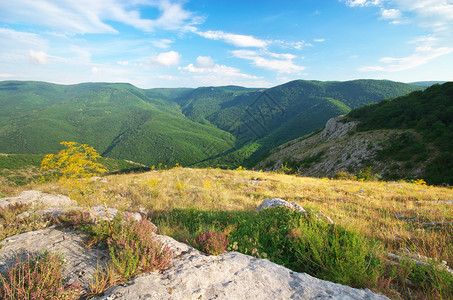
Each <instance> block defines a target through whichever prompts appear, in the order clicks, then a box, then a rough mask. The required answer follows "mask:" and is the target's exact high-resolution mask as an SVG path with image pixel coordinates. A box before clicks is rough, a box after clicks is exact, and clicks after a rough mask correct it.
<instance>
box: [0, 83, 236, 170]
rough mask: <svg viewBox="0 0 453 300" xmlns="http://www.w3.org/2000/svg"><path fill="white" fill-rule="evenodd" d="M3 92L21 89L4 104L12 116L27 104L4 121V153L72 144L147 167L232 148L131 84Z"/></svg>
mask: <svg viewBox="0 0 453 300" xmlns="http://www.w3.org/2000/svg"><path fill="white" fill-rule="evenodd" d="M33 84H34V83H33ZM2 86H6V87H7V88H11V87H15V88H17V89H16V90H15V91H14V95H12V96H11V95H9V97H3V98H2V101H3V102H2V103H5V105H4V106H3V104H2V108H3V107H5V110H3V109H2V111H5V112H6V111H7V110H10V111H11V110H12V108H11V107H12V106H13V104H12V103H13V102H15V97H18V98H20V99H23V100H22V101H21V102H20V103H18V104H16V105H17V106H18V110H17V112H16V111H13V112H12V116H10V117H8V116H7V115H6V113H5V115H3V116H2V118H1V119H0V125H1V129H0V140H1V141H2V143H1V144H0V152H3V153H33V154H42V153H51V152H57V151H58V150H59V142H60V141H62V140H71V141H78V142H81V143H88V144H90V145H93V146H94V147H95V148H96V149H97V150H98V152H100V153H103V154H104V155H105V156H110V157H116V158H124V159H130V160H136V161H138V162H141V163H145V164H157V163H159V162H162V163H175V162H180V163H183V164H190V163H193V162H196V161H199V160H201V159H203V158H205V157H206V156H207V154H205V153H203V152H202V151H198V152H196V151H194V149H195V148H197V147H199V146H200V145H205V144H213V145H215V147H213V151H214V152H216V151H225V150H226V149H227V148H228V143H227V142H225V141H224V140H226V139H225V138H224V136H225V135H227V136H228V134H226V133H225V132H223V131H221V130H218V129H217V128H215V127H213V126H205V125H201V124H197V123H194V122H192V121H190V120H189V119H187V118H186V117H185V116H184V115H183V114H182V113H181V111H180V109H179V106H178V105H177V104H176V103H175V102H172V101H169V100H166V99H160V98H153V97H150V95H151V96H153V92H155V91H146V90H140V89H138V88H136V87H134V86H132V85H129V84H94V85H92V84H88V85H86V84H84V85H76V86H68V87H64V86H58V85H51V84H46V83H39V86H38V87H37V88H36V91H35V92H34V94H30V93H29V92H28V90H27V89H28V86H29V84H25V86H26V87H27V89H25V90H24V91H22V90H21V86H20V85H19V86H17V85H11V84H10V83H8V82H6V83H3V84H2ZM22 86H23V85H22ZM30 89H32V90H34V89H33V88H30ZM48 89H50V90H51V92H46V91H47V90H48ZM43 91H44V92H45V93H44V92H43ZM155 94H156V93H154V95H155ZM31 95H33V97H32V96H31ZM35 95H38V96H35ZM35 99H38V100H39V101H38V100H35ZM16 103H17V101H16ZM28 103H31V104H30V105H28ZM35 103H38V104H35ZM143 136H144V137H146V138H142V137H143ZM156 137H163V138H161V139H160V140H159V138H156ZM43 141H45V142H43ZM124 141H127V143H124ZM187 141H189V142H187ZM192 142H193V143H192ZM172 149H178V151H179V152H178V154H177V155H172V151H171V150H172Z"/></svg>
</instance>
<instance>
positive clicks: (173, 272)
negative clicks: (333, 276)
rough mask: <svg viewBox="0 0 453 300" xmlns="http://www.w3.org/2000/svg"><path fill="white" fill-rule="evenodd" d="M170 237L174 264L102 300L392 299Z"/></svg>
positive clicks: (109, 292)
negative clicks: (204, 249) (203, 249)
mask: <svg viewBox="0 0 453 300" xmlns="http://www.w3.org/2000/svg"><path fill="white" fill-rule="evenodd" d="M166 240H167V242H168V243H171V244H172V245H173V246H176V247H179V248H180V250H182V252H180V254H179V256H178V257H177V258H175V259H174V262H173V265H172V266H171V267H170V268H168V269H167V270H165V271H163V272H162V273H155V272H154V273H148V274H144V275H142V276H138V277H136V278H134V279H132V280H131V281H130V282H128V283H126V284H123V285H118V286H114V287H112V288H110V289H109V290H107V292H106V293H105V294H104V296H102V297H99V298H97V299H98V300H114V299H128V300H134V299H184V300H185V299H202V300H203V299H260V300H261V299H357V300H359V299H369V300H371V299H373V300H381V299H382V300H384V299H388V298H387V297H385V296H382V295H379V294H376V293H373V292H371V291H370V290H360V289H354V288H351V287H348V286H344V285H340V284H335V283H332V282H328V281H324V280H320V279H316V278H314V277H312V276H310V275H307V274H303V273H297V272H293V271H291V270H289V269H287V268H285V267H282V266H280V265H277V264H275V263H272V262H270V261H268V260H266V259H258V258H254V257H251V256H248V255H244V254H241V253H238V252H227V253H224V254H222V255H219V256H206V255H203V254H202V253H200V252H199V251H197V250H196V249H194V248H192V247H190V246H187V245H184V244H182V245H181V243H178V242H176V241H172V242H170V238H168V237H167V238H166Z"/></svg>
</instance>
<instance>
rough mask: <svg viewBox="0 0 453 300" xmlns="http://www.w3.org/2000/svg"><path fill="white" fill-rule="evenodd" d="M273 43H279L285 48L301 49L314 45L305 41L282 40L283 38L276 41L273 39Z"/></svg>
mask: <svg viewBox="0 0 453 300" xmlns="http://www.w3.org/2000/svg"><path fill="white" fill-rule="evenodd" d="M272 44H276V45H279V46H280V47H281V48H283V49H296V50H301V49H302V48H305V47H313V45H312V44H310V43H307V42H305V41H299V42H286V41H281V40H274V41H272Z"/></svg>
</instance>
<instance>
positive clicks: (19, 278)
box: [0, 252, 81, 300]
mask: <svg viewBox="0 0 453 300" xmlns="http://www.w3.org/2000/svg"><path fill="white" fill-rule="evenodd" d="M62 265H63V258H62V256H61V255H59V254H55V253H50V252H43V253H41V254H39V255H38V256H36V257H34V258H30V257H28V259H27V261H25V262H22V261H21V260H20V259H19V258H18V259H17V264H16V265H15V266H14V267H12V268H10V269H9V270H8V271H7V272H6V274H4V275H3V274H0V298H1V299H11V300H16V299H17V300H28V299H29V300H39V299H65V300H71V299H78V298H79V296H80V293H81V285H80V284H79V283H77V282H76V283H73V284H65V283H64V280H63V276H62Z"/></svg>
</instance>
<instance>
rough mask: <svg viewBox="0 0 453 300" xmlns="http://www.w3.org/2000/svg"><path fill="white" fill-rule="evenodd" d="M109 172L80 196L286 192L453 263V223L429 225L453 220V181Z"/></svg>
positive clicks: (242, 204) (143, 205)
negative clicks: (444, 184)
mask: <svg viewBox="0 0 453 300" xmlns="http://www.w3.org/2000/svg"><path fill="white" fill-rule="evenodd" d="M105 178H106V182H103V181H102V180H97V181H93V180H92V181H87V182H86V183H85V184H84V186H85V187H86V188H85V190H86V192H85V195H84V196H83V198H82V197H80V198H79V199H77V200H78V201H79V202H80V203H81V204H82V205H86V204H89V205H97V204H101V203H104V202H105V203H107V205H109V206H112V207H117V208H123V209H128V210H150V209H151V210H168V209H174V208H188V207H193V208H197V209H209V210H253V209H255V208H256V206H257V205H259V204H260V203H261V202H262V201H263V200H264V199H266V198H282V199H285V200H287V201H290V202H292V201H295V202H296V203H298V204H300V205H301V206H302V207H304V208H311V209H316V210H320V211H322V212H323V213H324V214H326V215H327V216H329V217H330V218H331V219H332V220H334V221H335V222H336V223H337V224H338V225H341V226H343V227H346V228H348V229H351V230H355V231H359V232H361V233H363V234H365V235H366V236H368V237H371V238H376V239H379V240H381V241H382V242H383V244H384V246H385V247H386V249H387V250H388V251H390V252H392V251H396V250H398V249H399V248H401V247H408V248H411V249H412V250H415V251H416V252H418V253H419V254H421V255H425V256H427V257H431V258H435V259H438V260H445V261H447V262H448V264H449V265H450V266H453V247H452V246H451V245H452V244H453V237H452V235H453V229H452V228H453V226H452V225H450V226H442V225H441V226H437V227H435V228H434V227H426V226H422V223H427V222H451V221H453V204H444V203H438V202H437V201H440V200H453V190H452V189H451V188H446V187H433V186H426V185H421V184H410V183H405V182H361V181H349V180H329V179H327V178H325V179H317V178H307V177H296V176H291V175H283V174H275V173H266V172H255V171H247V170H219V169H210V168H208V169H187V168H181V167H178V168H173V169H171V170H163V171H151V172H147V173H140V174H128V175H111V176H107V177H105ZM253 180H259V183H258V184H257V182H256V181H253ZM30 188H33V189H38V190H41V191H44V192H50V193H62V194H66V195H70V194H71V193H70V191H69V189H68V187H67V186H65V185H64V184H60V183H51V184H49V183H48V184H35V185H29V186H26V187H22V188H20V189H21V190H24V189H30ZM17 192H19V190H17Z"/></svg>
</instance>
